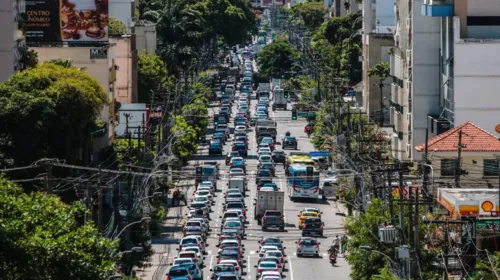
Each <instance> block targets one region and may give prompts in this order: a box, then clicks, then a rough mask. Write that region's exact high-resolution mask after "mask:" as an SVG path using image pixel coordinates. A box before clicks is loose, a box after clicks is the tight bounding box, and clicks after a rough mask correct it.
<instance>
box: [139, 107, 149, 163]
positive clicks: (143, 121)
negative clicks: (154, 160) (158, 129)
mask: <svg viewBox="0 0 500 280" xmlns="http://www.w3.org/2000/svg"><path fill="white" fill-rule="evenodd" d="M147 132H148V129H147V127H146V115H145V114H142V134H143V135H144V147H143V149H142V157H141V158H142V160H143V161H144V157H145V155H146V142H147V140H148V135H147ZM150 133H151V132H150ZM141 163H142V162H141Z"/></svg>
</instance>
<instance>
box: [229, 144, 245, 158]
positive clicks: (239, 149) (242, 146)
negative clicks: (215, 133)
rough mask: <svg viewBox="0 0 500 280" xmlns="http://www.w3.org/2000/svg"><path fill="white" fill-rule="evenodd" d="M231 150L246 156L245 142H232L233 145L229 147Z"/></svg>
mask: <svg viewBox="0 0 500 280" xmlns="http://www.w3.org/2000/svg"><path fill="white" fill-rule="evenodd" d="M231 150H232V151H233V152H235V151H236V152H239V153H240V156H242V157H246V156H248V148H247V144H246V143H245V142H241V141H239V142H234V143H233V147H232V149H231Z"/></svg>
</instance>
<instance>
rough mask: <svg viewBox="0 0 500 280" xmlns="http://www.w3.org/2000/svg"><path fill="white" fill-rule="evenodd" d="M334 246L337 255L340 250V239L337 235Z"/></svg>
mask: <svg viewBox="0 0 500 280" xmlns="http://www.w3.org/2000/svg"><path fill="white" fill-rule="evenodd" d="M332 246H333V248H334V249H335V253H337V252H338V251H339V248H340V238H339V236H338V235H336V236H335V238H334V239H333V242H332Z"/></svg>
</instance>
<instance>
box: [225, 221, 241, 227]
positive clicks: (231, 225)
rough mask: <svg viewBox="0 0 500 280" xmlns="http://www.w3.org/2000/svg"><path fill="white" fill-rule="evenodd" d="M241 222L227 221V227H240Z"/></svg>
mask: <svg viewBox="0 0 500 280" xmlns="http://www.w3.org/2000/svg"><path fill="white" fill-rule="evenodd" d="M240 226H241V223H240V222H227V223H226V227H240Z"/></svg>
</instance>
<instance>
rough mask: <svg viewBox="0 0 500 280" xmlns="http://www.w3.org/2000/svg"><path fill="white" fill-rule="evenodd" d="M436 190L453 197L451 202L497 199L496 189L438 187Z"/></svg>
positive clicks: (449, 197)
mask: <svg viewBox="0 0 500 280" xmlns="http://www.w3.org/2000/svg"><path fill="white" fill-rule="evenodd" d="M438 192H439V193H441V194H442V195H443V194H446V197H447V198H448V199H453V200H455V201H452V202H459V201H460V202H466V201H469V202H470V201H478V202H481V201H483V200H493V201H495V202H496V201H498V189H449V188H438Z"/></svg>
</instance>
